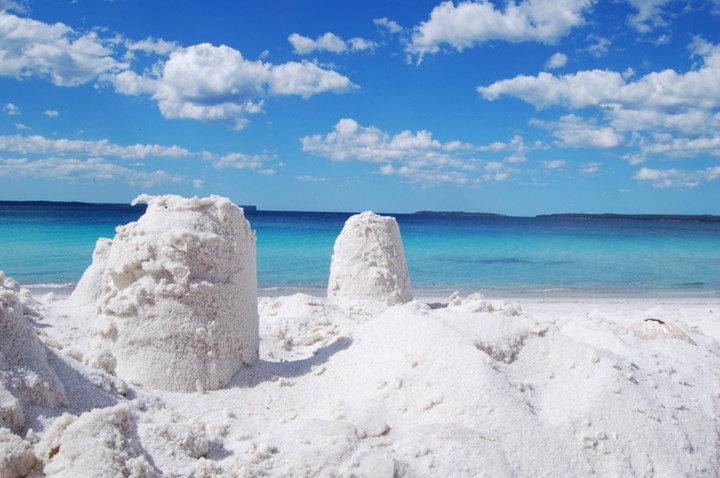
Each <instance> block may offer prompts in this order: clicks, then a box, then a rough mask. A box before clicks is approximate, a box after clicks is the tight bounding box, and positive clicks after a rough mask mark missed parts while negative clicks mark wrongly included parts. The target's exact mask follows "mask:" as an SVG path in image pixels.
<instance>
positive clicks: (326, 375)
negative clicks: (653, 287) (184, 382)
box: [0, 289, 720, 477]
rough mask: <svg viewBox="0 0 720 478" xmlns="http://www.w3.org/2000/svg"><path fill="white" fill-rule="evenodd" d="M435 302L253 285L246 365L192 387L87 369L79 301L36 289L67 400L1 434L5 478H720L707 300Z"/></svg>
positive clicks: (716, 385) (718, 406)
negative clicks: (349, 303)
mask: <svg viewBox="0 0 720 478" xmlns="http://www.w3.org/2000/svg"><path fill="white" fill-rule="evenodd" d="M6 290H7V289H6ZM434 300H436V299H434ZM444 302H445V303H448V302H450V305H448V306H446V307H437V304H435V305H433V307H430V306H429V305H428V304H427V303H426V302H425V301H423V300H415V301H413V302H410V303H408V304H404V305H398V306H394V307H391V308H389V309H388V310H386V311H385V312H383V313H382V314H380V315H377V316H367V315H362V314H359V315H353V316H350V315H348V314H347V313H346V312H343V310H342V309H340V308H338V307H336V306H333V305H329V304H328V303H327V301H326V300H325V299H323V298H317V297H311V296H307V295H303V294H297V295H293V296H285V297H277V298H270V297H264V298H261V299H260V300H259V311H260V338H261V342H260V343H261V345H260V359H259V360H258V361H257V362H256V363H255V364H254V365H253V366H252V367H249V368H246V369H242V370H240V371H239V372H238V373H237V374H236V375H235V376H234V378H233V379H232V380H231V382H230V383H229V384H228V385H227V386H226V387H224V388H223V389H220V390H216V391H211V392H206V393H173V392H162V391H158V390H155V389H152V388H150V387H140V386H128V385H126V384H124V383H122V381H121V380H119V379H117V378H116V377H112V376H110V375H108V374H107V373H105V372H102V371H97V370H94V369H91V368H88V367H87V366H85V365H83V363H82V359H83V357H82V355H83V353H82V350H84V347H83V344H86V343H88V341H89V340H90V337H89V333H90V326H89V324H90V323H92V321H93V319H94V316H95V311H94V310H93V308H92V307H88V306H79V305H76V304H73V303H72V302H71V301H69V300H60V301H55V302H51V303H48V304H44V305H43V304H39V303H36V302H33V303H32V304H31V305H32V307H33V308H34V309H35V310H36V311H37V315H36V316H35V317H34V318H33V320H34V321H35V325H34V326H35V327H36V331H37V333H38V336H39V337H40V338H41V339H42V341H43V342H44V343H45V344H46V345H45V347H44V351H45V353H46V354H47V356H48V363H49V364H50V368H51V369H52V370H54V371H55V373H56V375H57V376H58V377H59V379H60V380H61V381H62V383H63V384H64V388H65V391H66V396H67V405H63V404H62V403H54V404H45V405H43V404H35V405H32V404H30V405H29V406H27V407H26V408H25V409H24V413H25V420H24V425H23V426H22V427H21V428H18V429H16V430H14V431H11V430H9V429H1V431H2V433H0V456H2V459H3V460H4V461H3V467H2V469H3V470H5V471H4V472H3V473H4V475H3V476H21V475H20V474H19V473H18V474H14V473H13V472H12V470H25V471H27V470H28V469H35V470H42V469H43V467H44V469H45V472H46V473H48V474H50V475H53V474H57V476H80V475H87V474H93V473H101V472H107V470H115V471H116V472H118V473H120V471H124V472H128V473H129V474H130V476H153V474H158V473H159V471H160V470H161V471H162V473H164V474H165V475H166V476H438V477H446V476H587V475H591V474H597V475H598V476H717V470H718V469H719V467H720V463H718V455H719V451H720V446H719V445H718V436H719V434H720V424H719V423H718V418H719V416H720V380H719V377H718V376H719V375H720V343H719V342H718V339H720V317H719V316H718V312H720V301H717V300H710V299H662V300H653V299H642V300H641V299H637V300H632V299H617V300H612V299H561V300H547V299H538V298H536V299H522V300H519V299H518V300H513V301H512V302H511V303H504V302H501V301H497V300H492V301H491V300H485V299H482V298H480V297H479V296H475V297H473V298H458V297H453V298H452V300H445V301H444ZM648 318H653V319H659V320H662V321H663V322H665V323H666V324H671V325H672V326H673V327H675V328H677V330H679V331H681V332H682V334H683V335H684V336H686V337H687V338H690V339H691V341H692V343H691V342H688V341H687V340H683V339H681V338H672V337H671V338H658V339H657V340H647V339H645V338H642V336H641V335H639V334H638V333H636V332H634V330H633V326H634V324H637V323H642V322H643V321H644V320H645V319H648ZM3 351H4V350H3ZM6 373H7V371H6V370H5V369H3V374H6ZM3 376H5V375H3ZM4 396H5V395H3V397H4ZM19 399H20V400H25V399H24V398H22V397H20V398H19ZM7 403H8V402H7V400H6V399H5V398H3V399H2V406H3V408H4V407H5V406H6V404H7ZM66 414H71V415H74V416H79V418H77V419H75V418H73V417H69V416H68V415H66ZM83 424H85V425H86V426H87V427H88V429H87V431H83ZM90 430H92V432H91V431H90ZM92 437H97V438H92ZM55 447H57V449H55ZM53 450H55V451H54V453H53ZM80 451H83V452H82V453H81V452H80ZM87 457H93V458H92V459H88V458H87ZM23 467H24V468H23ZM117 470H120V471H117Z"/></svg>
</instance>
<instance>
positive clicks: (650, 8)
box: [627, 0, 671, 32]
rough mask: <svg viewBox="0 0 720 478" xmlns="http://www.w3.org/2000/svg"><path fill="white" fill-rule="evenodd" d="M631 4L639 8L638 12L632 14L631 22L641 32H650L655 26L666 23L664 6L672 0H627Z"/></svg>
mask: <svg viewBox="0 0 720 478" xmlns="http://www.w3.org/2000/svg"><path fill="white" fill-rule="evenodd" d="M627 1H628V3H629V4H630V5H632V6H633V7H635V8H636V9H637V13H636V14H634V15H631V16H630V18H629V19H628V20H629V23H630V24H631V25H633V26H634V27H635V28H637V29H638V31H640V32H649V31H650V30H652V29H653V28H655V27H659V26H663V25H666V22H665V20H664V19H663V16H662V15H663V11H662V7H663V6H665V4H666V3H669V2H670V1H671V0H627Z"/></svg>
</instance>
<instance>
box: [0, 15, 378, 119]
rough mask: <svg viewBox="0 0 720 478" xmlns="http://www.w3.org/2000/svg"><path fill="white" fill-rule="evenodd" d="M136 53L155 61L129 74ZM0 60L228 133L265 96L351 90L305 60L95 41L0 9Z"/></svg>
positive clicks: (355, 42) (3, 67)
mask: <svg viewBox="0 0 720 478" xmlns="http://www.w3.org/2000/svg"><path fill="white" fill-rule="evenodd" d="M372 47H373V44H372V42H368V41H365V40H363V39H360V38H358V39H352V40H350V41H349V42H347V44H346V48H349V49H356V50H357V49H367V48H372ZM123 48H124V52H125V54H124V56H123V55H122V53H123V51H121V50H122V49H123ZM136 52H144V53H145V54H147V55H152V58H151V60H157V62H156V63H155V64H154V66H153V67H152V68H149V69H145V70H144V71H143V72H142V73H137V72H136V71H134V70H133V69H132V66H133V65H132V61H133V60H134V57H135V53H136ZM120 57H123V58H124V60H123V61H120V60H118V59H117V58H120ZM0 58H1V59H2V61H0V76H9V77H13V78H17V79H22V78H29V77H39V78H46V79H48V80H50V81H52V82H53V83H54V84H56V85H58V86H77V85H80V84H83V83H87V82H89V81H99V82H101V83H110V84H112V85H113V86H114V87H115V90H116V91H117V92H118V93H122V94H125V95H133V96H137V95H149V96H150V97H151V98H153V99H154V100H155V101H157V103H158V107H159V109H160V112H161V113H162V114H163V116H165V117H166V118H188V119H196V120H200V121H206V122H211V123H223V124H227V125H229V126H231V127H234V128H236V129H241V128H242V127H244V126H245V125H246V124H247V122H248V120H247V115H250V114H257V113H260V112H261V111H262V107H263V100H264V99H265V98H267V97H269V96H273V95H298V96H302V97H303V98H308V97H310V96H313V95H315V94H319V93H325V92H332V93H347V92H349V91H353V90H354V89H356V88H357V86H356V85H354V84H353V83H352V82H351V81H350V80H349V79H348V78H347V77H345V76H343V75H341V74H339V73H337V72H335V71H333V70H329V69H325V68H322V67H320V66H318V65H316V64H314V63H310V62H305V61H304V62H299V63H298V62H288V63H283V64H279V65H274V64H271V63H266V62H263V61H251V60H247V59H245V58H244V57H243V56H242V54H241V53H240V52H239V51H237V50H235V49H233V48H231V47H228V46H225V45H221V46H213V45H210V44H207V43H203V44H199V45H192V46H190V47H187V48H180V47H179V46H177V44H175V43H174V42H168V41H165V40H162V39H154V38H147V39H145V40H141V41H130V40H127V39H125V38H123V37H122V36H120V35H115V36H113V37H110V38H101V37H100V36H99V34H98V33H97V32H96V31H91V32H88V33H81V32H77V31H75V30H73V29H72V28H70V27H68V26H66V25H64V24H62V23H56V24H53V25H51V24H47V23H43V22H40V21H36V20H32V19H30V18H21V17H18V16H16V15H13V14H10V13H8V12H6V11H2V12H0Z"/></svg>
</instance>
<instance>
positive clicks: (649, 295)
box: [19, 282, 720, 301]
mask: <svg viewBox="0 0 720 478" xmlns="http://www.w3.org/2000/svg"><path fill="white" fill-rule="evenodd" d="M19 285H20V287H23V288H26V289H28V290H29V291H30V292H31V293H32V294H33V297H35V298H36V299H37V298H40V297H42V296H44V295H46V294H49V293H53V294H55V296H56V297H57V298H58V299H64V298H67V297H70V295H71V294H72V293H73V291H74V290H75V286H76V284H73V285H72V286H69V284H58V285H54V284H38V285H34V284H23V283H22V282H19ZM412 292H413V297H414V298H415V299H418V300H427V301H437V300H439V299H440V300H447V299H448V298H449V297H450V296H451V295H452V294H454V293H458V294H459V295H460V296H462V297H466V296H469V295H471V294H475V293H480V294H482V295H483V296H484V297H486V298H488V299H508V300H523V299H528V300H554V301H563V300H585V299H587V300H596V299H603V300H605V299H607V300H634V299H638V300H644V299H646V300H653V299H654V300H661V299H662V300H671V299H677V300H682V299H688V300H707V301H713V300H718V301H720V290H698V289H691V290H687V289H629V290H622V289H543V290H531V289H524V290H521V289H517V290H512V289H483V288H473V289H471V288H458V289H413V291H412ZM295 294H305V295H309V296H312V297H318V298H324V297H326V296H327V289H326V288H325V287H259V288H258V298H260V297H285V296H292V295H295Z"/></svg>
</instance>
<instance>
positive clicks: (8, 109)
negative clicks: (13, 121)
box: [2, 103, 20, 116]
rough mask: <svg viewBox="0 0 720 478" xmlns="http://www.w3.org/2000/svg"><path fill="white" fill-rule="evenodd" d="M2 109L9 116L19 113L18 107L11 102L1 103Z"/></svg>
mask: <svg viewBox="0 0 720 478" xmlns="http://www.w3.org/2000/svg"><path fill="white" fill-rule="evenodd" d="M2 110H3V112H5V113H7V114H8V115H10V116H18V115H20V108H18V107H17V106H15V105H14V104H12V103H6V104H5V105H3V107H2Z"/></svg>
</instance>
